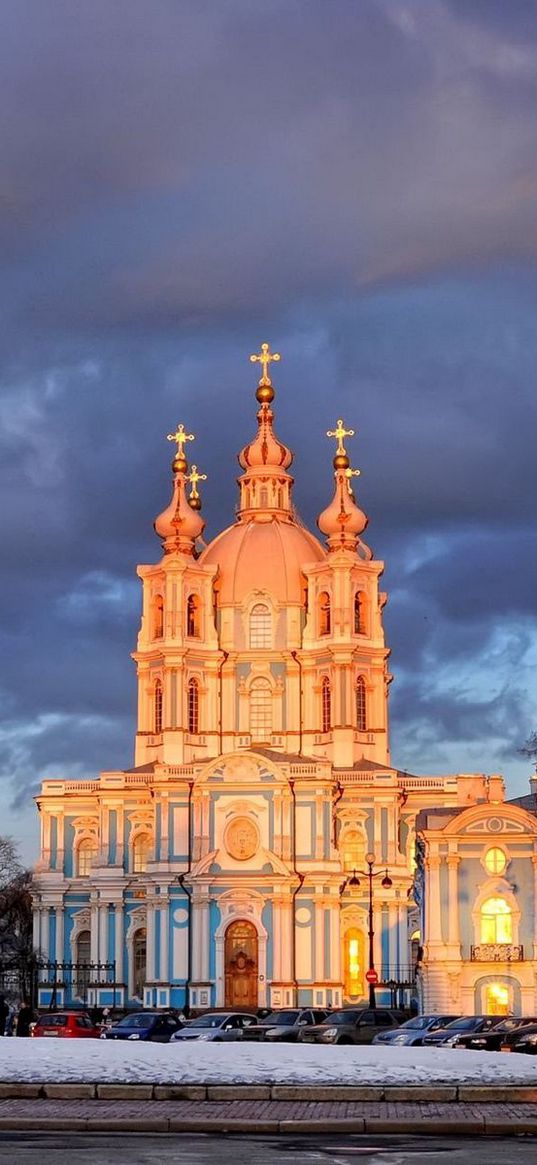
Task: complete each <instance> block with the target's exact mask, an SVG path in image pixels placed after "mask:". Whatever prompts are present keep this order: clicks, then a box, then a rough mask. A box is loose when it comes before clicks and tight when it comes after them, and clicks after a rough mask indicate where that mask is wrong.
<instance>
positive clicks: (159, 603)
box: [153, 595, 164, 639]
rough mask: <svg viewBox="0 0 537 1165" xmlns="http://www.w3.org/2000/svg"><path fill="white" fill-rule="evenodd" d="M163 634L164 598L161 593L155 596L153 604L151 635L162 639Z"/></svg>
mask: <svg viewBox="0 0 537 1165" xmlns="http://www.w3.org/2000/svg"><path fill="white" fill-rule="evenodd" d="M163 634H164V599H163V598H162V595H156V596H155V602H154V604H153V637H154V638H155V639H162V636H163Z"/></svg>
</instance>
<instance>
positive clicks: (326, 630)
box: [319, 591, 331, 635]
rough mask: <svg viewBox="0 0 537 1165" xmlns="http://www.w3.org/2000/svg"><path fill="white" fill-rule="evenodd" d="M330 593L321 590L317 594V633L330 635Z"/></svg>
mask: <svg viewBox="0 0 537 1165" xmlns="http://www.w3.org/2000/svg"><path fill="white" fill-rule="evenodd" d="M330 627H331V618H330V595H329V594H328V591H322V593H321V594H320V595H319V635H330Z"/></svg>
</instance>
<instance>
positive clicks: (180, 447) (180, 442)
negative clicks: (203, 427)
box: [167, 425, 195, 453]
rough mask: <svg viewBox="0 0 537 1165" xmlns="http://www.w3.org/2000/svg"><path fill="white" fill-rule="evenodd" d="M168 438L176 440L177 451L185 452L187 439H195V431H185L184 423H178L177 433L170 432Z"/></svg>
mask: <svg viewBox="0 0 537 1165" xmlns="http://www.w3.org/2000/svg"><path fill="white" fill-rule="evenodd" d="M167 440H168V441H175V444H176V445H177V452H178V453H184V446H185V441H194V440H195V438H194V434H193V433H185V426H184V425H178V426H177V429H176V431H175V433H168V436H167Z"/></svg>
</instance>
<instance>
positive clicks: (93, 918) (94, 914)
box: [90, 902, 99, 963]
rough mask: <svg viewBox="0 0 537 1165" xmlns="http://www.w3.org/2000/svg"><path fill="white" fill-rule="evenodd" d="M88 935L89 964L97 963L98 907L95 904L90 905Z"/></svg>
mask: <svg viewBox="0 0 537 1165" xmlns="http://www.w3.org/2000/svg"><path fill="white" fill-rule="evenodd" d="M90 934H91V962H92V963H98V962H99V907H98V904H97V902H92V903H91V908H90Z"/></svg>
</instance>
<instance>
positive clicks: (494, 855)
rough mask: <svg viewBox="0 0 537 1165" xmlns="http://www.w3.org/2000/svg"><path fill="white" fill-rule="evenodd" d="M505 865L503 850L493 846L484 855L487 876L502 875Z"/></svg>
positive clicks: (505, 859)
mask: <svg viewBox="0 0 537 1165" xmlns="http://www.w3.org/2000/svg"><path fill="white" fill-rule="evenodd" d="M506 865H507V858H506V856H505V854H504V852H503V849H498V847H497V846H493V848H492V849H488V850H487V852H486V854H485V869H486V871H487V873H488V874H503V872H504V870H505V867H506Z"/></svg>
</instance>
